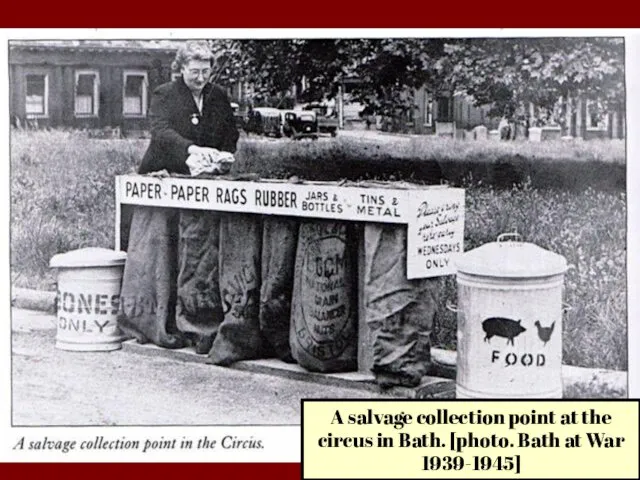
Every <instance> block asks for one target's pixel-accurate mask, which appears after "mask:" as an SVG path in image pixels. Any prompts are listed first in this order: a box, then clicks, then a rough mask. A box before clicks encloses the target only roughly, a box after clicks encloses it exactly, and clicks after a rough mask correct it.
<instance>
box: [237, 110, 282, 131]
mask: <svg viewBox="0 0 640 480" xmlns="http://www.w3.org/2000/svg"><path fill="white" fill-rule="evenodd" d="M281 112H282V110H278V109H277V108H270V107H256V108H254V109H253V110H251V111H250V112H249V114H248V116H247V123H246V127H245V130H246V131H247V133H256V134H258V135H265V136H272V137H276V138H280V137H282V113H281Z"/></svg>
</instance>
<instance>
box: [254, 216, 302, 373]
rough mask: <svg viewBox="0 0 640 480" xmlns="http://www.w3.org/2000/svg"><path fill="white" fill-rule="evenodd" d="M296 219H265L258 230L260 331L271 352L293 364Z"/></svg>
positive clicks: (273, 217) (276, 217)
mask: <svg viewBox="0 0 640 480" xmlns="http://www.w3.org/2000/svg"><path fill="white" fill-rule="evenodd" d="M298 223H299V222H298V220H296V219H294V218H288V217H278V216H265V217H264V220H263V227H262V285H261V287H260V330H261V331H262V334H263V337H264V339H265V340H266V342H267V344H268V346H269V348H270V349H271V353H272V354H273V355H275V356H276V357H278V358H279V359H281V360H284V361H285V362H289V363H291V362H294V359H293V357H292V356H291V346H290V345H289V328H290V321H291V297H292V294H293V279H294V273H295V260H296V246H297V243H298Z"/></svg>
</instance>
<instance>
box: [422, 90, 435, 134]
mask: <svg viewBox="0 0 640 480" xmlns="http://www.w3.org/2000/svg"><path fill="white" fill-rule="evenodd" d="M424 126H425V127H432V126H433V97H432V96H431V95H429V94H428V93H425V94H424Z"/></svg>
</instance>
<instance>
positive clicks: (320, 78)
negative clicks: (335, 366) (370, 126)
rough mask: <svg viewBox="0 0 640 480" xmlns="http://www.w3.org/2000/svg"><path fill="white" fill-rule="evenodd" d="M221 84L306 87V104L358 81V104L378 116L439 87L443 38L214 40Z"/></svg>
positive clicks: (270, 89)
mask: <svg viewBox="0 0 640 480" xmlns="http://www.w3.org/2000/svg"><path fill="white" fill-rule="evenodd" d="M211 44H212V48H213V50H214V51H215V52H217V53H218V55H219V60H218V63H219V69H218V74H217V77H216V78H217V79H218V80H220V81H233V80H237V79H239V78H243V79H244V80H245V81H248V82H250V83H252V84H253V85H254V86H255V88H256V91H257V92H260V93H261V94H268V95H272V96H274V95H275V96H282V97H283V96H285V95H286V93H287V92H289V91H290V90H291V89H292V87H293V86H294V85H298V86H300V85H301V84H302V83H305V84H306V89H305V91H304V92H303V94H302V99H303V100H306V101H311V100H320V99H322V98H323V97H332V96H335V94H336V93H337V89H338V86H339V85H340V83H341V81H342V80H343V79H346V78H355V79H357V80H358V84H357V87H356V88H355V89H354V90H353V97H354V100H356V101H360V102H362V103H364V104H367V105H369V106H370V107H371V108H372V109H374V110H375V111H376V112H377V113H383V112H386V113H391V112H392V111H394V110H397V109H401V110H402V109H407V108H410V105H412V98H410V95H409V96H408V95H407V91H408V90H410V89H412V88H418V87H420V86H422V85H423V84H425V83H433V84H436V83H437V82H436V81H435V75H438V72H436V71H435V69H434V68H433V66H434V65H435V62H436V60H437V58H438V56H439V55H442V54H443V53H444V43H443V41H442V40H441V39H411V38H410V39H287V40H283V39H277V40H214V41H212V42H211Z"/></svg>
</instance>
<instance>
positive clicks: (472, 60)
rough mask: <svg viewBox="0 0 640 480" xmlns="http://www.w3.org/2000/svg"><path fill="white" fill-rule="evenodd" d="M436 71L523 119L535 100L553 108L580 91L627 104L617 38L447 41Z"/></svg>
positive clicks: (495, 110)
mask: <svg viewBox="0 0 640 480" xmlns="http://www.w3.org/2000/svg"><path fill="white" fill-rule="evenodd" d="M445 52H446V56H443V57H441V58H440V61H439V63H438V69H439V70H440V71H441V72H442V73H443V75H444V76H445V78H446V79H447V81H448V82H449V83H450V84H452V85H453V86H454V87H455V88H456V89H458V90H460V91H465V92H466V93H468V94H470V95H472V96H473V97H474V98H475V101H476V104H477V105H492V107H493V108H492V112H491V113H493V114H498V115H505V116H507V117H508V118H511V119H514V120H516V121H520V122H523V121H524V120H525V119H526V117H527V116H528V112H527V109H526V105H527V104H528V103H529V102H531V103H533V104H535V105H538V106H540V107H543V108H546V109H549V110H551V109H553V107H554V105H555V104H556V103H557V101H558V98H559V97H562V98H565V99H566V98H568V97H569V96H570V95H572V96H575V95H580V96H582V97H583V98H590V99H594V100H595V99H598V100H601V101H604V102H605V103H606V104H607V106H608V107H609V108H619V107H620V106H623V105H624V102H625V99H624V51H623V43H622V39H618V38H593V37H592V38H581V37H576V38H571V37H568V38H490V39H461V40H452V41H449V42H447V44H446V46H445Z"/></svg>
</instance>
